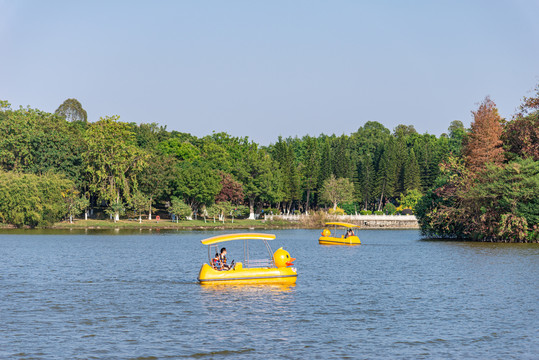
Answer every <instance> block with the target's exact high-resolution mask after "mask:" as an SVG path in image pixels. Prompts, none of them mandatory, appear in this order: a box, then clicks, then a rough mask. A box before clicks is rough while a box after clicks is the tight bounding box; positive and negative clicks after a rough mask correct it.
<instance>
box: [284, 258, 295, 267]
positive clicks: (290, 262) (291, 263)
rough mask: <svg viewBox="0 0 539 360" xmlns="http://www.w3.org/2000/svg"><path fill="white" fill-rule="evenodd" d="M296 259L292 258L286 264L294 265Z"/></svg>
mask: <svg viewBox="0 0 539 360" xmlns="http://www.w3.org/2000/svg"><path fill="white" fill-rule="evenodd" d="M295 260H296V258H290V261H287V262H286V266H290V265H294V261H295Z"/></svg>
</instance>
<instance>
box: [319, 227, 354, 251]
mask: <svg viewBox="0 0 539 360" xmlns="http://www.w3.org/2000/svg"><path fill="white" fill-rule="evenodd" d="M329 226H334V230H333V234H332V233H331V231H330V230H329V229H328V227H329ZM337 227H342V228H344V229H343V230H344V233H343V234H342V235H340V236H339V234H338V232H337ZM359 227H360V226H359V225H354V224H349V223H341V222H328V223H326V228H325V229H324V230H323V231H322V234H321V235H322V236H320V238H319V239H318V243H319V244H321V245H359V244H361V240H359V238H358V237H357V236H356V235H355V234H354V230H353V229H354V228H359Z"/></svg>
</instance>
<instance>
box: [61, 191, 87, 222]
mask: <svg viewBox="0 0 539 360" xmlns="http://www.w3.org/2000/svg"><path fill="white" fill-rule="evenodd" d="M62 197H63V198H64V202H65V203H66V205H67V213H68V215H69V222H70V223H73V217H74V216H77V215H79V214H81V213H82V212H83V211H84V210H86V209H88V207H89V206H90V202H89V201H88V199H87V198H86V197H85V196H81V194H80V191H78V190H77V189H75V188H71V189H68V190H66V191H64V192H62Z"/></svg>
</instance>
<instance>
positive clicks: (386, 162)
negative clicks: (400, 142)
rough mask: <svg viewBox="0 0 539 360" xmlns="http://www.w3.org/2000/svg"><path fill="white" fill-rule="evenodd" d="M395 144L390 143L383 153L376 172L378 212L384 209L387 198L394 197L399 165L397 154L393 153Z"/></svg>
mask: <svg viewBox="0 0 539 360" xmlns="http://www.w3.org/2000/svg"><path fill="white" fill-rule="evenodd" d="M393 145H394V144H393V142H391V141H390V142H389V144H388V146H387V147H386V148H385V149H384V152H383V153H382V158H381V159H380V163H379V165H378V171H377V172H376V188H375V194H376V196H377V197H378V198H379V201H378V211H381V209H382V203H383V200H384V198H385V197H391V196H393V193H394V191H395V184H396V182H397V170H396V169H397V164H396V159H395V153H394V152H393Z"/></svg>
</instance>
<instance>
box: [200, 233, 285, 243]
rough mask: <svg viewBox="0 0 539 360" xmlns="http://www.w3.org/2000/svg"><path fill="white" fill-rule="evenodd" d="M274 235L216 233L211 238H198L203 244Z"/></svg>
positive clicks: (265, 237) (270, 237)
mask: <svg viewBox="0 0 539 360" xmlns="http://www.w3.org/2000/svg"><path fill="white" fill-rule="evenodd" d="M274 239H275V235H273V234H262V233H240V234H224V235H218V236H214V237H211V238H207V239H204V240H200V242H201V243H202V244H204V245H213V244H217V243H222V242H225V241H233V240H274Z"/></svg>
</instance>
